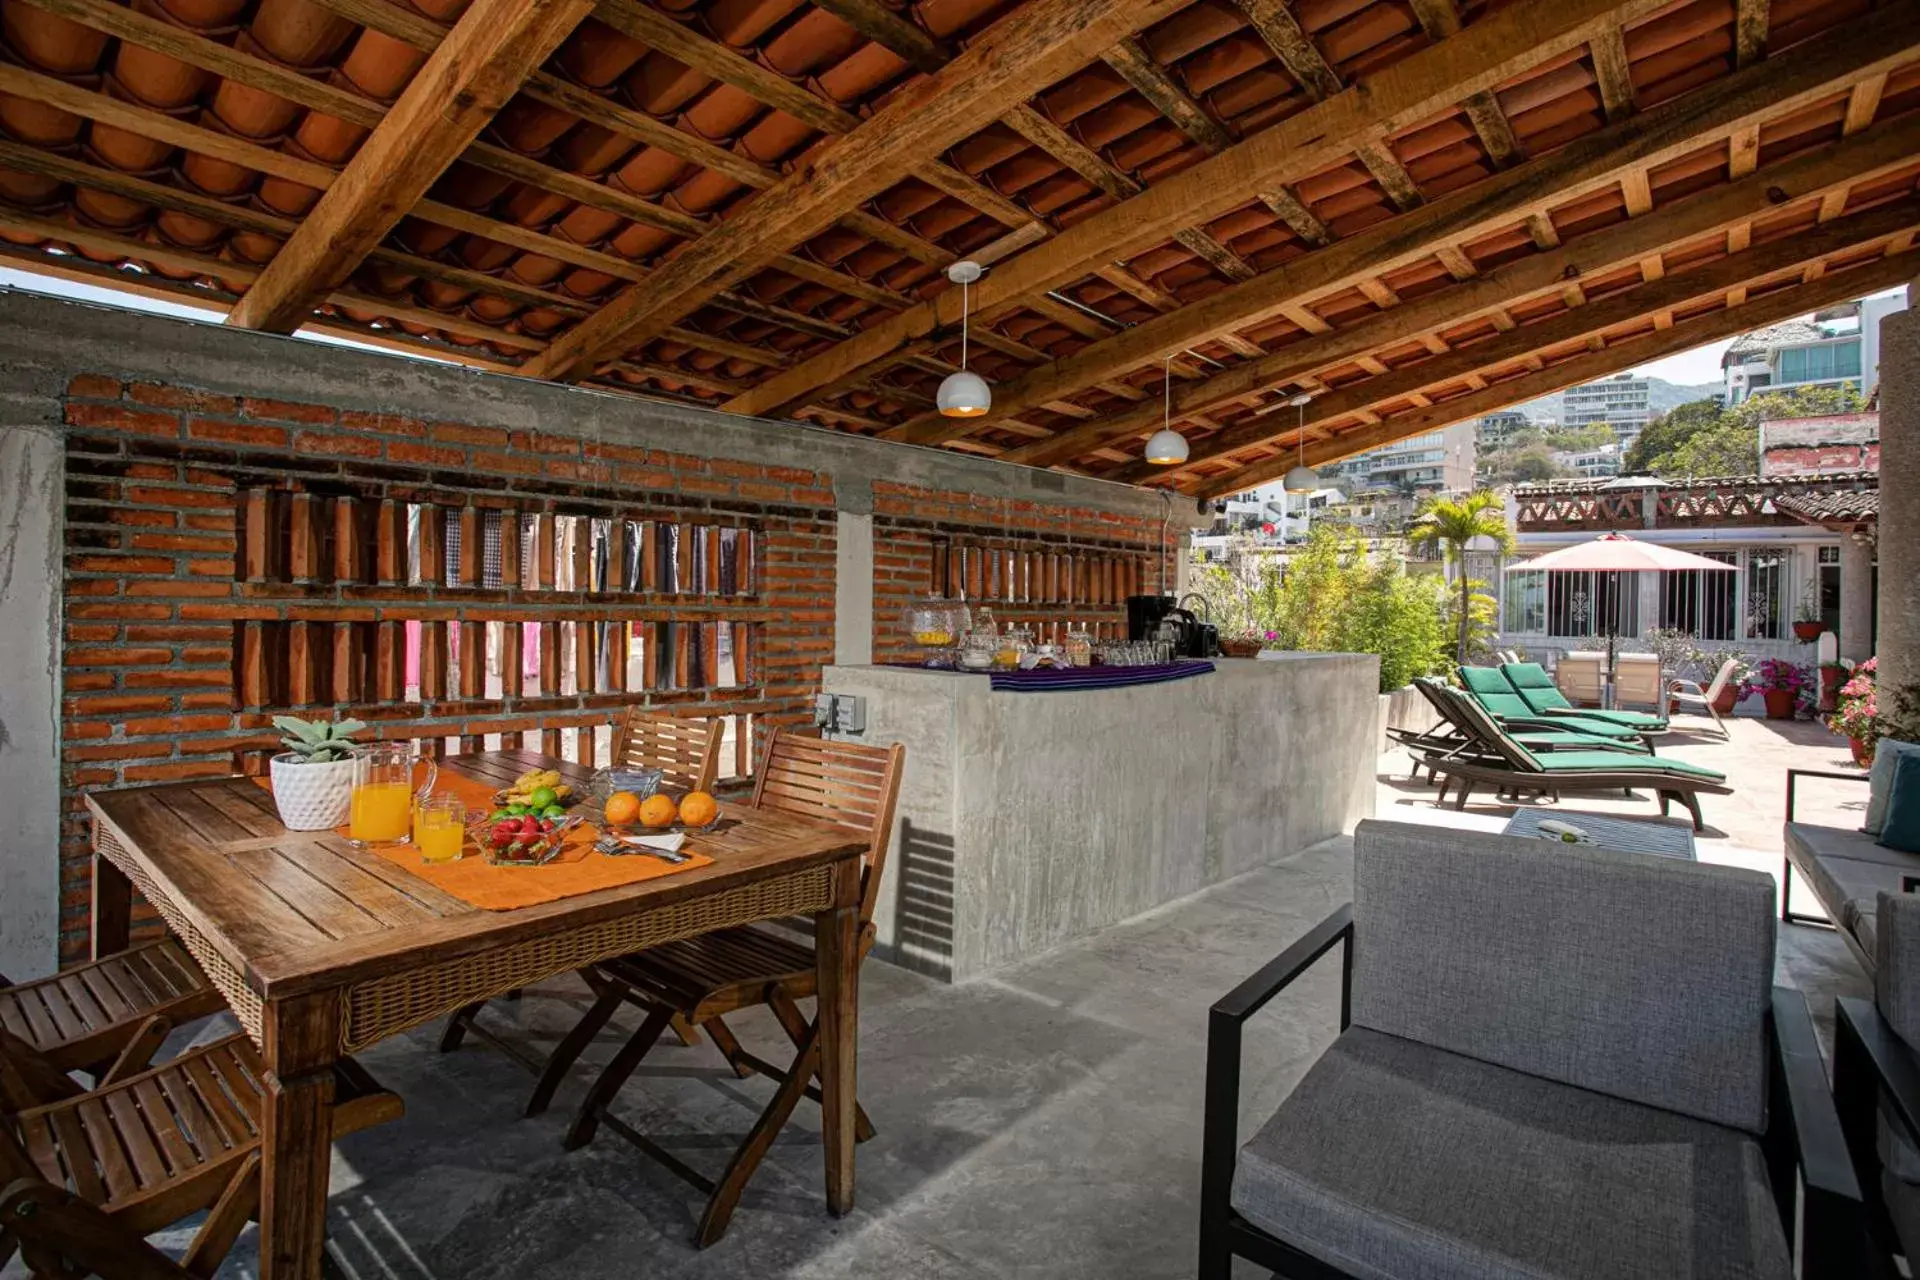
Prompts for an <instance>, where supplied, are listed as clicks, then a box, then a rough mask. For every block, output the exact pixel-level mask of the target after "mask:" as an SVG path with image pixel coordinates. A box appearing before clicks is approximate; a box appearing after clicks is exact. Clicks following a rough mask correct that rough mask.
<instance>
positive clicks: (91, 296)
mask: <svg viewBox="0 0 1920 1280" xmlns="http://www.w3.org/2000/svg"><path fill="white" fill-rule="evenodd" d="M0 286H9V287H12V288H15V289H31V290H33V291H34V292H36V293H51V294H55V295H57V296H59V297H63V298H75V299H79V300H81V301H84V302H98V303H102V304H104V305H106V306H110V307H127V308H131V309H133V310H136V311H152V312H156V313H158V314H160V315H169V316H179V317H182V318H184V319H188V320H201V321H207V322H211V323H217V320H216V314H217V313H215V312H213V311H209V310H203V309H201V308H199V307H188V306H182V305H180V304H178V303H173V302H165V301H162V300H160V299H157V298H143V297H140V296H139V295H137V294H131V293H121V292H119V291H118V290H113V289H101V288H96V287H94V286H92V285H85V284H75V283H73V282H71V281H67V280H61V279H59V278H57V277H54V276H43V275H39V274H37V273H32V272H26V271H16V270H14V269H12V268H9V267H0ZM1898 292H1899V290H1898V289H1887V290H1884V291H1883V292H1882V293H1875V294H1869V295H1868V296H1869V297H1874V298H1878V297H1883V296H1885V295H1886V294H1892V293H1898ZM1801 318H1804V317H1801ZM299 336H300V337H302V338H310V339H312V340H313V341H315V342H328V343H332V344H334V345H335V346H341V347H359V348H361V349H362V350H365V351H379V352H382V353H384V354H386V355H394V354H398V353H396V352H394V351H392V350H391V349H389V348H386V347H376V346H373V345H371V344H369V343H365V342H355V341H354V340H353V339H351V338H336V337H334V336H333V335H331V334H325V333H311V332H306V331H302V332H301V334H300V335H299ZM1732 345H1733V340H1732V339H1731V338H1729V339H1726V340H1724V341H1721V342H1710V343H1708V344H1707V345H1706V346H1704V347H1695V348H1694V349H1693V350H1691V351H1682V352H1681V353H1680V354H1679V355H1674V356H1668V357H1666V358H1665V359H1664V360H1655V361H1653V362H1652V363H1650V364H1643V365H1639V366H1637V367H1635V368H1633V369H1630V370H1627V371H1626V372H1629V373H1634V374H1638V375H1641V376H1645V377H1654V378H1665V379H1666V380H1667V381H1668V382H1673V383H1678V384H1679V385H1680V386H1683V387H1684V386H1696V385H1698V384H1700V383H1703V382H1719V381H1720V377H1721V375H1720V357H1721V355H1723V354H1724V353H1725V352H1726V349H1727V348H1728V347H1730V346H1732ZM419 358H420V359H424V360H431V359H433V357H432V356H421V357H419Z"/></svg>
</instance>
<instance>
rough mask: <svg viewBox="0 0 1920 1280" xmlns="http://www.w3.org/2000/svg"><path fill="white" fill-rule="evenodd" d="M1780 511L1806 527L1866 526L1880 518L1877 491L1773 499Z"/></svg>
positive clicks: (1825, 493) (1831, 491) (1860, 490)
mask: <svg viewBox="0 0 1920 1280" xmlns="http://www.w3.org/2000/svg"><path fill="white" fill-rule="evenodd" d="M1773 506H1774V509H1775V510H1776V511H1783V512H1785V513H1786V514H1788V515H1790V516H1793V517H1795V518H1796V519H1800V520H1805V521H1806V522H1807V523H1808V524H1867V523H1870V522H1877V521H1878V520H1879V519H1880V490H1879V489H1877V488H1876V489H1832V490H1828V491H1826V492H1824V493H1796V494H1789V495H1788V496H1786V497H1782V498H1775V499H1774V500H1773Z"/></svg>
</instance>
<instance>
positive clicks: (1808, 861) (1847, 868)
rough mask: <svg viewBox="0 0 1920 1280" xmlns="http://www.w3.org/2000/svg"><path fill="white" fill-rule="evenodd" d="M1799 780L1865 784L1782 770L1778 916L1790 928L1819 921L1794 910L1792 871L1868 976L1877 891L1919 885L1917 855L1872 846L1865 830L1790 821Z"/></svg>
mask: <svg viewBox="0 0 1920 1280" xmlns="http://www.w3.org/2000/svg"><path fill="white" fill-rule="evenodd" d="M1802 778H1826V779H1838V780H1840V781H1844V782H1854V783H1859V784H1861V785H1865V783H1866V775H1864V774H1855V773H1833V772H1829V771H1827V770H1824V769H1789V770H1787V821H1786V826H1785V827H1784V829H1783V831H1782V838H1783V841H1784V843H1785V845H1786V861H1785V863H1784V865H1783V866H1782V868H1781V878H1780V918H1781V919H1782V920H1783V921H1786V922H1787V923H1789V924H1819V923H1823V922H1822V921H1821V919H1820V917H1818V916H1810V915H1803V914H1801V913H1800V912H1797V911H1795V910H1794V909H1793V888H1794V879H1795V873H1796V872H1798V873H1799V879H1800V880H1801V881H1803V882H1804V883H1805V886H1806V888H1807V889H1809V890H1811V891H1812V893H1813V896H1814V897H1815V898H1817V899H1819V901H1820V905H1821V907H1822V908H1823V909H1824V910H1825V911H1826V913H1827V918H1826V923H1831V924H1832V925H1833V926H1834V928H1836V929H1838V930H1839V931H1840V936H1841V937H1842V938H1844V939H1845V940H1846V943H1847V946H1848V947H1849V948H1850V949H1851V950H1852V951H1853V954H1854V957H1855V958H1856V959H1858V960H1859V961H1860V965H1861V967H1862V968H1864V969H1865V970H1866V971H1867V976H1869V977H1872V976H1873V974H1874V972H1875V970H1876V969H1877V967H1878V965H1879V960H1878V945H1877V939H1876V938H1875V936H1874V935H1875V931H1876V930H1877V928H1878V916H1877V913H1876V911H1875V907H1874V903H1875V899H1876V898H1877V897H1878V896H1879V895H1880V894H1881V893H1883V892H1884V893H1896V894H1897V893H1905V892H1907V891H1909V890H1910V889H1911V888H1913V887H1915V886H1916V885H1920V855H1916V854H1911V853H1902V852H1901V851H1900V850H1898V849H1888V848H1884V847H1882V846H1881V845H1880V844H1878V843H1876V842H1875V840H1874V838H1873V837H1872V836H1870V835H1868V834H1867V833H1866V832H1864V831H1860V830H1855V829H1851V828H1847V827H1825V826H1819V825H1816V824H1814V823H1808V822H1797V821H1795V820H1794V803H1795V800H1796V799H1797V797H1798V794H1799V782H1800V779H1802Z"/></svg>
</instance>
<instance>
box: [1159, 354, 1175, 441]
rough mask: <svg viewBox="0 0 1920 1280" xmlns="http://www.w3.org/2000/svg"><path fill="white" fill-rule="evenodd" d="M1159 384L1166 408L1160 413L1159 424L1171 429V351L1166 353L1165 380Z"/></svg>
mask: <svg viewBox="0 0 1920 1280" xmlns="http://www.w3.org/2000/svg"><path fill="white" fill-rule="evenodd" d="M1160 386H1161V390H1162V391H1163V392H1164V393H1165V399H1166V408H1165V409H1164V410H1163V411H1162V413H1161V422H1160V425H1161V426H1162V427H1164V428H1165V429H1166V430H1168V431H1171V430H1173V353H1172V352H1168V353H1167V375H1166V378H1165V380H1163V381H1162V382H1161V384H1160Z"/></svg>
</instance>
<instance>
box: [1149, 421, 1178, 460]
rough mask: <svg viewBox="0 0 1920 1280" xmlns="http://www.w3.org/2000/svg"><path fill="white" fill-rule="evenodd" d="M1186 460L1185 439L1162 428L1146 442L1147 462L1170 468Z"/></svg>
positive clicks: (1172, 431) (1175, 432) (1176, 432)
mask: <svg viewBox="0 0 1920 1280" xmlns="http://www.w3.org/2000/svg"><path fill="white" fill-rule="evenodd" d="M1186 460H1187V438H1186V437H1185V436H1183V435H1181V434H1180V433H1179V432H1178V431H1174V430H1172V429H1170V428H1166V427H1163V428H1161V429H1160V430H1158V431H1156V432H1154V433H1153V435H1152V436H1151V437H1149V438H1148V440H1147V461H1148V462H1151V463H1153V464H1154V465H1155V466H1159V467H1171V466H1173V465H1174V464H1176V463H1180V462H1185V461H1186Z"/></svg>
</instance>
